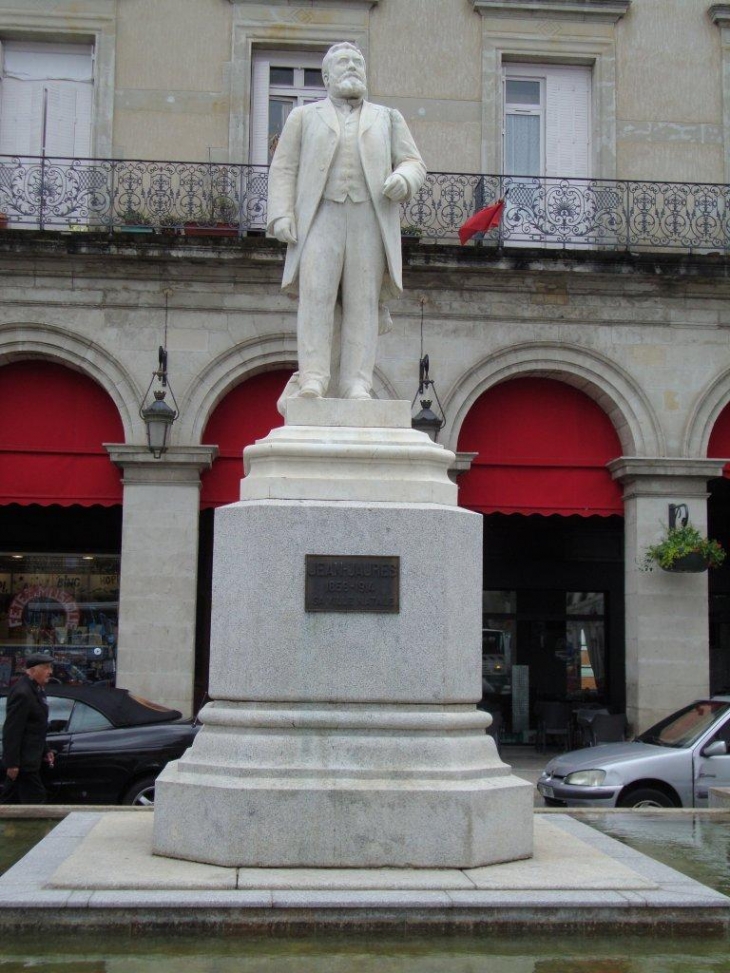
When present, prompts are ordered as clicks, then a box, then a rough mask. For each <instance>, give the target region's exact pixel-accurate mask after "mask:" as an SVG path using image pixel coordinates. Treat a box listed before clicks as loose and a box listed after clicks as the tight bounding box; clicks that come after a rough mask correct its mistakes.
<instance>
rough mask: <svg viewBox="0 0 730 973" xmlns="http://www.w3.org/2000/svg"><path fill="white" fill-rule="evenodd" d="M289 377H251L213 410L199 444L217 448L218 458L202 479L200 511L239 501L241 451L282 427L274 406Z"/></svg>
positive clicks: (285, 374) (269, 374)
mask: <svg viewBox="0 0 730 973" xmlns="http://www.w3.org/2000/svg"><path fill="white" fill-rule="evenodd" d="M291 375H292V370H291V369H286V370H284V369H279V370H277V371H275V372H262V373H261V374H260V375H254V377H253V378H249V379H247V380H246V381H245V382H241V384H240V385H237V386H236V387H235V388H233V389H231V391H230V392H229V393H228V394H227V395H226V396H225V397H224V398H223V399H221V401H220V402H219V403H218V405H217V406H216V407H215V409H214V410H213V412H212V413H211V416H210V419H209V420H208V423H207V425H206V427H205V431H204V433H203V439H202V441H203V442H204V443H210V444H214V445H216V446H218V456H217V458H216V459H215V460H214V461H213V466H212V468H211V469H210V470H207V471H206V472H205V473H204V474H203V476H202V487H201V497H200V503H201V506H202V507H219V506H220V505H221V504H224V503H235V502H236V501H237V500H239V499H240V483H241V477H242V476H243V447H244V446H248V445H250V444H251V443H254V442H256V440H257V439H263V438H264V437H265V436H267V435H268V434H269V433H270V432H271V430H272V429H274V428H276V427H277V426H281V425H283V423H284V420H283V418H282V417H281V416H280V415H279V413H278V412H277V411H276V403H277V400H278V398H279V396H280V395H281V393H282V391H283V389H284V386H285V385H286V383H287V382H288V381H289V379H290V377H291Z"/></svg>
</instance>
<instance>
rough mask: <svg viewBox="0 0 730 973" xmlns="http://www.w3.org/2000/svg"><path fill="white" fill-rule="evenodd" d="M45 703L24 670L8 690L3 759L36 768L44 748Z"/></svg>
mask: <svg viewBox="0 0 730 973" xmlns="http://www.w3.org/2000/svg"><path fill="white" fill-rule="evenodd" d="M47 731H48V703H47V702H46V696H45V693H44V692H43V690H42V689H41V688H40V686H39V685H38V683H36V682H34V681H33V680H32V679H31V678H30V676H28V675H26V674H25V673H24V674H23V675H22V676H21V677H20V679H19V680H18V681H17V682H16V684H15V685H14V686H13V688H12V689H11V690H10V695H9V696H8V702H7V710H6V713H5V724H4V726H3V763H4V764H5V766H6V767H20V769H21V770H38V769H39V768H40V765H41V763H42V761H43V755H44V754H45V752H46V749H47V748H46V732H47Z"/></svg>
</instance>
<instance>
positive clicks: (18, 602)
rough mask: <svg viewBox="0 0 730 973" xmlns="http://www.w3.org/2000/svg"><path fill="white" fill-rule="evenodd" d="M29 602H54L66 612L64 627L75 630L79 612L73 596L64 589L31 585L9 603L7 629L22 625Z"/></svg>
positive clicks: (79, 615)
mask: <svg viewBox="0 0 730 973" xmlns="http://www.w3.org/2000/svg"><path fill="white" fill-rule="evenodd" d="M31 601H55V602H56V603H57V604H58V605H59V606H60V607H61V608H63V610H64V611H65V612H66V625H67V626H68V627H69V628H76V626H77V625H78V624H79V619H80V617H81V612H80V610H79V606H78V605H77V604H76V602H75V600H74V597H73V595H71V594H70V593H69V592H68V591H66V590H65V589H64V588H57V587H45V586H43V585H33V586H28V587H27V588H24V589H23V590H22V591H21V592H20V593H19V594H17V595H16V596H15V597H14V598H13V600H12V601H11V602H10V607H9V609H8V627H9V628H17V627H18V626H20V625H22V624H23V611H24V609H25V607H26V605H28V604H29V603H30V602H31Z"/></svg>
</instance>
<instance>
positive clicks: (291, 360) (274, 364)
mask: <svg viewBox="0 0 730 973" xmlns="http://www.w3.org/2000/svg"><path fill="white" fill-rule="evenodd" d="M296 360H297V343H296V337H295V336H294V335H293V334H290V333H287V334H276V335H268V336H266V337H255V338H250V339H249V340H247V341H244V342H242V343H241V344H239V345H236V347H235V348H231V349H229V350H228V351H226V352H224V353H223V354H222V355H219V356H218V358H216V359H215V360H214V361H212V362H211V363H210V364H209V365H208V366H207V367H206V368H204V369H203V370H202V371H201V372H200V374H199V375H198V376H197V377H196V378H195V380H194V381H193V382H192V383H191V385H190V387H189V389H188V390H187V392H186V394H185V396H184V398H183V399H181V401H180V418H181V422H182V423H183V425H182V427H181V432H185V433H186V434H187V435H188V436H189V441H190V442H191V443H193V444H196V445H197V444H199V443H200V441H201V437H202V435H203V430H204V429H205V426H206V424H207V422H208V419H209V418H210V416H211V414H212V412H213V410H214V409H215V407H216V406H217V405H218V403H219V402H220V401H221V399H223V398H224V397H225V395H226V394H227V393H228V392H229V391H230V390H231V389H232V388H233V387H234V386H236V385H238V384H239V383H240V382H243V381H245V380H246V379H247V378H251V377H252V376H254V375H257V374H258V373H259V372H265V371H272V370H273V369H277V368H285V367H287V366H289V367H291V368H296ZM373 388H374V392H375V395H376V398H379V399H383V398H386V399H387V398H391V399H394V398H396V393H395V389H394V387H393V385H392V384H391V383H390V382H389V381H388V379H387V378H386V377H385V375H384V374H383V373H382V372H381V371H380V369H378V368H376V369H375V372H374V375H373Z"/></svg>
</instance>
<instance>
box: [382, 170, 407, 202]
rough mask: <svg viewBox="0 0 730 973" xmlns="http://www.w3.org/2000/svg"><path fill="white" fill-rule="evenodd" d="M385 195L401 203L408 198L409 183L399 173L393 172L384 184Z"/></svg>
mask: <svg viewBox="0 0 730 973" xmlns="http://www.w3.org/2000/svg"><path fill="white" fill-rule="evenodd" d="M383 195H384V196H387V197H388V199H392V200H393V202H394V203H400V202H401V201H402V200H404V199H405V198H406V197H407V196H408V183H407V182H406V181H405V179H404V178H403V176H401V175H399V173H397V172H392V173H391V174H390V175H389V176H388V178H387V179H386V180H385V183H384V184H383Z"/></svg>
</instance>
